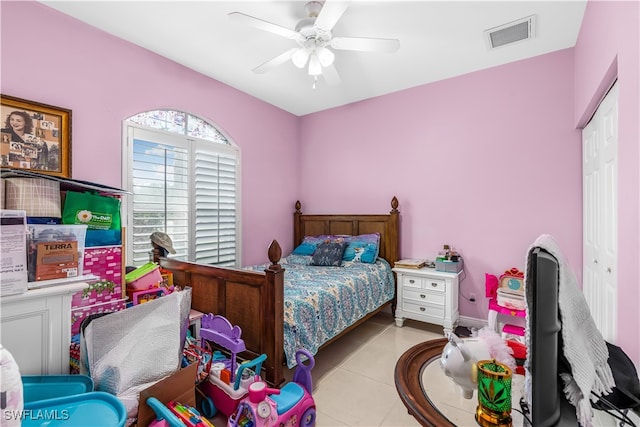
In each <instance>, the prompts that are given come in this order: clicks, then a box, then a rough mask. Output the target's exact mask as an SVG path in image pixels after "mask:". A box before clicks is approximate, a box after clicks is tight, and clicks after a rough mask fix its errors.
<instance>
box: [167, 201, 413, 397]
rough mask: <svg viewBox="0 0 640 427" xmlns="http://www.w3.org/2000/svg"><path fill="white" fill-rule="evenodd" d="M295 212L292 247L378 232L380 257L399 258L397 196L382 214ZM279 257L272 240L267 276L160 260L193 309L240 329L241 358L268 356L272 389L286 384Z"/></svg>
mask: <svg viewBox="0 0 640 427" xmlns="http://www.w3.org/2000/svg"><path fill="white" fill-rule="evenodd" d="M295 209H296V210H295V212H294V214H293V217H294V218H293V219H294V221H293V231H294V239H293V243H294V247H296V246H297V245H299V244H300V243H301V242H302V240H303V238H304V236H315V235H321V234H348V235H354V236H355V235H360V234H370V233H376V232H377V233H380V254H379V256H380V257H381V258H384V259H385V260H387V261H388V262H389V264H390V265H391V266H392V267H393V265H394V263H395V262H396V261H397V260H398V259H399V256H400V254H399V252H400V245H399V243H400V242H399V234H400V233H399V230H400V221H399V216H400V213H399V211H398V200H397V199H396V198H395V197H394V198H393V199H392V200H391V211H390V212H389V213H388V214H380V215H376V214H365V215H351V214H338V215H328V214H322V215H309V214H303V213H302V211H301V205H300V202H299V201H298V202H296V204H295ZM281 256H282V250H281V248H280V245H279V244H278V242H277V241H276V240H274V241H273V242H272V243H271V245H270V246H269V250H268V258H269V262H270V263H271V264H270V265H269V267H268V268H267V269H265V271H264V272H256V271H249V270H241V269H235V268H225V267H215V266H212V265H205V264H197V263H192V262H186V261H178V260H174V259H171V258H160V259H159V260H158V261H159V263H160V265H161V266H162V268H165V269H167V270H170V271H172V272H173V275H174V284H177V285H181V286H191V288H192V301H191V306H192V308H193V309H195V310H198V311H201V312H203V313H215V314H219V315H222V316H225V317H226V318H227V319H229V321H230V322H231V323H232V324H234V325H238V326H240V328H241V329H242V338H243V339H244V341H245V345H246V347H247V352H246V353H244V354H242V355H241V356H242V357H243V358H247V359H250V358H253V357H256V356H258V355H260V354H262V353H264V354H266V355H267V360H266V361H265V363H264V364H263V368H264V379H265V380H266V381H267V382H268V383H269V384H271V385H272V386H279V385H280V384H281V383H282V382H283V381H284V374H283V371H284V364H283V361H284V332H283V329H284V318H283V306H284V273H285V270H284V268H282V267H281V266H280V265H279V264H278V263H279V261H280V258H281ZM389 304H391V305H392V309H395V297H394V298H393V300H392V301H389V302H388V303H386V304H384V305H383V306H381V307H379V308H378V309H377V310H375V311H374V312H371V313H369V314H368V315H366V316H365V317H363V318H361V319H359V320H358V321H356V322H355V323H353V324H352V325H351V326H350V327H348V328H347V329H345V330H344V331H342V332H341V333H340V334H339V335H337V336H336V337H335V338H333V339H332V340H331V341H333V340H335V339H337V338H339V337H341V336H342V335H344V334H345V333H347V332H348V331H350V330H351V329H353V328H355V327H357V326H358V325H360V324H361V323H363V322H364V321H366V320H367V319H368V318H370V317H371V316H373V315H374V314H376V313H377V312H379V311H380V310H382V309H384V308H385V307H386V306H387V305H389ZM331 341H329V342H331ZM329 342H327V343H325V344H324V345H323V347H324V346H326V345H327V344H328V343H329Z"/></svg>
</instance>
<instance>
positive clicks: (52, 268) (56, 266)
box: [36, 241, 78, 281]
mask: <svg viewBox="0 0 640 427" xmlns="http://www.w3.org/2000/svg"><path fill="white" fill-rule="evenodd" d="M64 277H78V242H77V241H66V242H65V241H60V242H43V243H37V244H36V281H37V280H51V279H61V278H64Z"/></svg>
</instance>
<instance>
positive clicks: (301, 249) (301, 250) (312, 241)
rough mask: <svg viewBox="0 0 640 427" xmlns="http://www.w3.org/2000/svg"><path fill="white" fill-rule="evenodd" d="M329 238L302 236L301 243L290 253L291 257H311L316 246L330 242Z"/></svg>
mask: <svg viewBox="0 0 640 427" xmlns="http://www.w3.org/2000/svg"><path fill="white" fill-rule="evenodd" d="M330 239H331V236H304V239H302V243H300V244H299V245H298V246H297V247H296V248H295V249H294V250H293V252H291V254H293V255H313V253H314V252H315V251H316V248H317V247H318V245H319V244H320V243H322V242H325V241H327V240H330Z"/></svg>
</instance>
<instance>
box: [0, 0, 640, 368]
mask: <svg viewBox="0 0 640 427" xmlns="http://www.w3.org/2000/svg"><path fill="white" fill-rule="evenodd" d="M637 17H638V5H637V3H636V2H614V3H611V2H593V1H591V2H588V4H587V9H586V12H585V18H584V20H583V24H582V25H583V26H582V30H581V33H580V36H579V38H578V41H577V44H576V46H575V47H574V48H570V49H566V50H563V51H559V52H554V53H551V54H547V55H543V56H540V57H536V58H531V59H528V60H524V61H520V62H517V63H512V64H507V65H503V66H500V67H495V68H492V69H487V70H483V71H478V72H474V73H470V74H467V75H463V76H459V77H456V78H452V79H447V80H443V81H440V82H437V83H433V84H429V85H424V86H421V87H416V88H413V89H409V90H405V91H402V92H399V93H395V94H390V95H386V96H382V97H378V98H374V99H371V100H368V101H363V102H359V103H357V104H352V105H348V106H345V107H340V108H336V109H334V110H328V111H324V112H320V113H316V114H311V115H308V116H303V117H296V116H294V115H292V114H289V113H286V112H284V111H282V110H280V109H278V108H275V107H273V106H270V105H268V104H266V103H264V102H262V101H260V100H258V99H255V98H252V97H250V96H248V95H246V94H244V93H242V92H240V91H238V90H236V89H233V88H231V87H229V86H226V85H224V84H222V83H220V82H217V81H214V80H211V79H209V78H206V77H204V76H203V75H201V74H198V73H195V72H193V71H191V70H189V69H187V68H185V67H183V66H180V65H178V64H176V63H173V62H171V61H169V60H166V59H164V58H161V57H158V56H157V55H154V54H151V53H150V52H148V51H145V50H142V49H140V48H138V47H136V46H133V45H131V44H128V43H126V42H123V41H122V40H119V39H117V38H115V37H112V36H108V35H106V34H105V33H103V32H101V31H99V30H97V29H95V28H92V27H89V26H87V25H85V24H82V23H80V22H78V21H76V20H74V19H72V18H70V17H68V16H65V15H63V14H61V13H58V12H56V11H54V10H52V9H50V8H47V7H46V6H43V5H42V4H39V3H35V2H5V1H3V2H2V17H1V19H2V70H1V71H2V93H3V94H5V93H6V94H10V95H14V96H19V97H22V98H26V99H32V100H38V101H40V102H44V103H49V104H52V105H60V106H65V107H68V108H70V109H72V110H73V112H74V116H73V119H74V122H73V123H74V124H73V157H72V161H73V169H72V170H73V177H74V178H78V179H86V180H90V181H94V182H99V183H103V184H106V185H112V186H120V184H121V152H122V149H121V138H122V130H121V123H122V119H123V118H125V117H129V116H131V115H133V114H136V113H138V112H140V111H145V110H149V109H154V108H158V107H163V106H170V107H173V108H176V109H181V110H185V111H191V112H198V113H199V114H201V115H202V116H205V117H208V118H211V119H212V120H214V121H215V123H217V124H219V125H220V127H221V128H222V129H224V130H225V131H226V132H227V133H228V134H230V135H233V138H234V140H235V141H236V142H237V143H238V144H239V145H240V146H241V147H242V149H243V153H242V155H243V158H242V159H243V172H244V175H243V177H242V209H243V217H242V231H243V232H242V236H243V240H242V248H243V253H242V261H243V264H252V263H259V262H264V261H265V248H266V247H267V245H268V243H269V242H270V241H271V239H273V238H274V237H275V238H278V240H279V242H280V243H281V244H282V246H283V251H284V252H285V253H286V252H288V251H290V250H291V249H292V248H293V241H292V236H291V213H292V212H293V203H294V202H295V200H297V199H300V200H301V201H302V202H303V206H304V209H305V212H314V213H321V212H325V213H332V212H354V213H355V212H358V213H379V212H385V211H386V210H388V200H389V199H390V197H391V196H393V195H395V196H397V197H398V199H399V200H400V203H401V205H400V211H401V213H402V218H401V228H402V233H401V235H402V242H401V254H402V256H403V257H421V256H424V257H427V256H429V255H430V254H434V253H436V252H437V250H438V249H439V248H440V247H441V245H442V244H443V243H445V242H450V243H451V244H453V245H454V246H456V247H459V248H460V249H461V252H462V254H463V256H464V257H465V261H466V264H467V267H468V270H467V279H466V280H465V281H464V284H463V287H462V289H463V291H465V292H475V293H476V294H477V295H482V292H483V286H484V273H485V272H498V271H502V270H504V269H506V268H510V267H512V266H522V263H523V257H524V253H525V250H526V248H527V247H528V245H529V244H530V243H531V242H532V241H533V239H535V237H536V236H538V235H539V234H541V233H542V232H548V233H550V234H553V235H555V236H556V237H557V238H558V239H559V240H560V241H561V243H562V244H563V247H564V248H565V250H566V253H567V254H568V256H569V259H570V261H571V264H572V265H573V266H574V269H575V270H576V272H577V274H578V275H581V270H582V221H581V218H582V197H581V194H582V191H581V189H582V183H581V148H580V132H579V130H577V128H578V126H579V123H580V122H581V120H582V117H583V115H584V114H586V113H588V111H589V110H590V108H591V109H592V108H593V106H592V103H593V102H594V99H595V100H597V99H598V98H599V97H600V96H601V95H602V93H601V92H602V91H603V90H604V88H603V87H602V85H606V84H607V83H610V82H611V81H612V79H611V76H612V75H613V76H615V75H617V76H618V79H619V82H620V83H623V84H624V85H625V86H627V87H628V88H629V89H628V90H623V91H621V95H620V146H619V153H620V155H619V174H620V179H619V194H620V198H619V220H618V226H619V230H620V232H619V236H618V242H619V243H618V244H619V266H620V267H619V272H618V279H619V292H618V295H619V298H618V311H619V315H618V322H617V323H618V333H619V344H620V345H621V346H623V347H624V348H625V350H626V351H627V352H628V354H629V355H630V356H631V357H632V359H633V360H634V362H635V363H636V366H640V347H639V346H640V340H639V339H638V330H640V313H639V311H638V310H637V305H638V302H639V301H640V294H639V292H640V291H639V287H638V286H637V277H638V276H639V274H640V267H639V266H638V259H639V257H640V242H639V241H640V230H639V229H638V227H639V226H638V224H639V223H640V213H639V209H638V205H639V203H640V192H639V191H638V186H639V184H640V177H639V175H638V163H639V161H640V151H639V148H638V140H640V132H639V130H638V123H637V117H638V116H640V107H639V100H638V95H637V94H638V92H639V87H638V85H639V81H638V75H639V74H640V73H639V65H638V61H639V59H638V50H639V48H638V39H639V37H638V28H637V25H636V22H637V19H636V18H637ZM25 22H28V23H29V28H30V29H29V31H25ZM43 44H44V46H45V47H46V48H45V49H43ZM104 52H108V53H109V54H108V55H105V54H104ZM211 99H215V100H216V101H215V102H211V101H210V100H211ZM524 99H526V100H527V101H526V102H522V103H521V102H519V101H518V100H524ZM168 104H170V105H168ZM248 123H250V124H251V125H250V126H248V125H247V124H248ZM374 124H375V126H374ZM397 141H400V142H397ZM95 153H101V154H100V158H99V160H98V159H97V157H96V155H95ZM337 153H339V154H340V156H341V159H340V160H339V161H336V157H335V155H336V154H337ZM363 159H366V162H365V160H363ZM344 164H348V165H349V167H343V165H344ZM96 166H99V167H96ZM333 168H335V169H333ZM335 170H339V171H340V172H341V173H340V174H333V173H332V172H333V171H335ZM370 170H373V171H374V172H373V173H370V172H369V171H370ZM265 174H269V175H268V179H265ZM318 177H322V178H323V179H318ZM505 177H507V178H505ZM536 177H537V178H542V182H539V181H536V180H534V178H536ZM320 182H324V184H323V185H321V184H320ZM549 186H552V187H553V189H554V191H553V192H549V191H548V188H549ZM255 212H260V215H256V214H255ZM263 224H270V226H269V227H264V226H263ZM443 224H450V226H443ZM461 313H462V316H463V317H466V318H469V319H486V317H487V316H486V314H487V312H486V305H485V304H480V303H476V304H475V305H474V304H470V303H466V302H465V301H461Z"/></svg>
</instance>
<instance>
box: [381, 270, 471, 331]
mask: <svg viewBox="0 0 640 427" xmlns="http://www.w3.org/2000/svg"><path fill="white" fill-rule="evenodd" d="M393 271H394V272H395V273H396V276H397V278H398V289H397V294H398V295H397V297H398V306H397V308H396V326H398V327H402V326H403V325H404V320H405V319H413V320H419V321H422V322H428V323H435V324H436V325H442V326H443V328H444V334H445V336H447V335H448V334H449V332H451V331H452V330H454V329H455V327H456V326H457V325H458V317H459V316H460V313H459V311H458V286H459V283H460V276H461V274H462V271H460V272H458V273H446V272H444V271H436V270H435V269H434V268H427V267H423V268H419V269H414V268H400V267H396V268H394V269H393Z"/></svg>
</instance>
